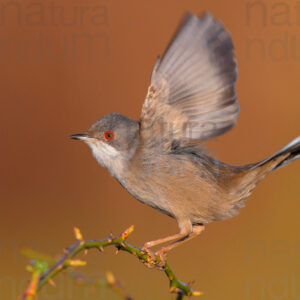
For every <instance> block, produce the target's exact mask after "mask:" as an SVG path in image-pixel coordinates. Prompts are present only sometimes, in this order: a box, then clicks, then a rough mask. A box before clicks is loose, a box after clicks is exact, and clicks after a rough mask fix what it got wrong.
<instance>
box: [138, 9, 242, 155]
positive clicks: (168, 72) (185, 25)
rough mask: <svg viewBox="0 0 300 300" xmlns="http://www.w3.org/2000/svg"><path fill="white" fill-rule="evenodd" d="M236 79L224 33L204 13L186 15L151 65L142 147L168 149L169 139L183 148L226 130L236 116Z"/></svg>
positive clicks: (234, 67)
mask: <svg viewBox="0 0 300 300" xmlns="http://www.w3.org/2000/svg"><path fill="white" fill-rule="evenodd" d="M236 79H237V68H236V61H235V54H234V48H233V43H232V40H231V37H230V34H229V33H228V32H227V31H226V30H225V29H224V27H223V25H222V24H221V23H220V22H218V21H216V20H215V19H214V18H213V17H212V15H211V14H209V13H205V14H204V15H203V16H202V17H200V18H198V17H196V16H195V15H193V14H191V13H189V14H187V16H186V17H185V18H184V20H183V22H182V23H181V25H180V27H179V29H178V30H177V33H176V34H175V35H174V37H173V39H172V40H171V42H170V44H169V45H168V47H167V49H166V51H165V53H164V54H163V56H162V58H158V59H157V61H156V63H155V67H154V69H153V72H152V76H151V84H150V86H149V89H148V94H147V96H146V99H145V102H144V105H143V108H142V114H141V119H140V121H141V140H142V141H143V142H144V143H143V145H144V146H146V147H148V148H153V146H156V147H157V145H160V147H159V149H162V150H163V151H168V150H170V149H171V147H172V143H173V141H174V140H176V142H177V145H178V143H179V144H180V145H182V146H184V145H186V144H189V143H193V144H194V143H195V141H196V142H197V140H199V143H200V142H201V141H203V140H206V139H208V138H212V137H215V136H218V135H220V134H223V133H225V132H226V131H228V130H230V129H231V128H232V127H233V126H234V124H235V123H236V121H237V118H238V115H239V104H238V102H237V99H236V93H235V82H236ZM152 150H153V149H152Z"/></svg>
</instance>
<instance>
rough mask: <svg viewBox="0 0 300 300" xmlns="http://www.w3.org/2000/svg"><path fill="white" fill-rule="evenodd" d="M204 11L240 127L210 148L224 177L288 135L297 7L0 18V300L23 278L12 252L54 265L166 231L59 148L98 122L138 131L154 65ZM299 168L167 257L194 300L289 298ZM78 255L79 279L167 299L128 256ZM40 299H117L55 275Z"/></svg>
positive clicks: (104, 3)
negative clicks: (224, 57)
mask: <svg viewBox="0 0 300 300" xmlns="http://www.w3.org/2000/svg"><path fill="white" fill-rule="evenodd" d="M204 10H208V11H210V12H211V13H212V14H213V15H214V16H215V17H216V18H217V19H219V20H221V21H222V22H223V23H224V24H225V26H226V28H227V29H228V30H229V31H230V32H231V34H232V37H233V41H234V44H235V48H236V55H237V60H238V68H239V78H238V82H237V93H238V99H239V102H240V105H241V114H240V118H239V122H238V124H237V126H236V127H235V128H234V129H233V130H232V131H230V132H229V133H227V134H226V135H224V136H222V137H220V138H218V139H217V140H216V141H214V142H213V143H212V144H211V145H210V148H211V149H212V153H213V156H215V157H217V158H218V159H220V160H222V161H225V162H227V163H231V164H246V163H251V162H255V161H258V160H261V159H264V158H266V157H267V156H269V155H271V154H273V153H274V152H276V151H277V150H279V149H280V148H281V147H283V146H284V145H285V144H287V143H288V142H290V141H291V140H292V139H293V138H295V137H296V136H298V135H299V134H300V122H299V121H300V120H299V119H300V101H299V100H300V98H299V97H300V96H299V75H300V5H299V2H297V1H296V0H294V1H285V0H284V1H269V0H268V1H267V0H263V1H251V0H249V1H246V0H243V1H240V0H227V1H217V0H209V1H208V0H202V1H199V0H189V1H179V0H165V1H163V2H162V1H158V0H153V1H148V2H144V1H137V0H126V1H121V0H97V1H96V0H85V1H83V0H75V1H58V0H53V1H49V0H43V1H31V0H23V1H21V0H18V1H1V7H0V45H1V48H0V51H1V52H0V63H1V69H0V87H1V96H0V101H1V102H0V104H1V109H0V122H1V123H0V130H1V150H0V151H1V173H0V176H1V181H0V182H1V188H0V198H1V202H0V298H1V299H5V300H10V299H16V298H17V297H18V296H20V295H21V294H22V291H23V290H24V288H25V286H26V284H27V281H26V280H27V279H28V278H29V276H30V274H29V273H28V272H27V271H26V270H25V265H26V264H27V263H28V260H27V259H25V258H23V257H22V256H21V255H20V253H19V252H20V249H21V248H23V247H30V248H33V249H35V250H37V251H40V252H42V253H47V254H50V255H52V256H56V255H57V254H60V253H61V252H62V248H63V247H66V246H68V245H70V244H72V243H73V242H74V237H73V232H72V229H73V227H74V226H78V227H79V228H80V229H81V231H82V233H83V235H84V237H85V238H87V239H96V238H104V237H106V236H108V235H109V233H110V232H113V233H114V234H119V233H121V232H122V231H123V230H124V229H125V228H127V227H128V226H130V225H131V224H134V225H135V231H134V233H133V234H132V235H131V237H130V238H129V242H130V243H132V244H134V245H136V246H139V245H141V244H142V243H143V242H145V241H148V240H151V239H156V238H159V237H164V236H166V235H169V234H171V233H176V232H177V226H176V223H175V221H174V220H172V219H171V218H169V217H167V216H165V215H163V214H161V213H159V212H157V211H155V210H154V209H152V208H149V207H147V206H145V205H143V204H141V203H139V202H138V201H136V200H135V199H134V198H132V197H131V196H130V195H129V194H128V193H127V192H126V191H125V190H124V189H123V188H122V187H121V186H120V185H119V184H118V183H117V182H116V180H114V179H113V178H112V177H111V176H110V175H109V174H108V172H107V170H105V169H103V168H101V167H100V166H99V165H98V164H97V163H96V161H95V160H94V158H93V157H92V155H91V153H90V150H89V149H88V148H87V146H86V145H84V144H83V143H79V142H74V141H72V140H69V139H68V136H69V135H70V134H73V133H79V132H83V131H85V130H87V129H88V128H89V126H90V125H91V124H92V123H94V122H95V121H96V120H97V119H99V118H101V117H102V116H103V115H105V114H107V113H111V112H118V113H121V114H124V115H126V116H128V117H131V118H134V119H138V118H139V114H140V110H141V106H142V103H143V100H144V97H145V95H146V91H147V86H148V83H149V79H150V74H151V70H152V67H153V64H154V62H155V59H156V56H157V55H158V54H160V53H162V52H163V50H164V49H165V47H166V45H167V43H168V42H169V40H170V38H171V36H172V34H173V32H174V30H175V29H176V27H177V25H178V22H179V21H180V20H181V18H182V17H183V15H184V13H185V12H186V11H192V12H193V13H196V14H201V13H202V12H203V11H204ZM299 178H300V162H299V161H298V162H295V163H293V164H291V165H289V166H287V167H285V168H283V169H280V170H279V171H278V172H275V173H272V174H270V175H269V176H268V177H267V178H266V179H265V180H264V181H263V182H261V183H260V185H259V186H258V187H257V188H256V190H255V191H254V193H253V194H252V195H251V197H250V198H249V199H248V201H247V203H246V207H245V208H243V209H242V210H241V213H240V214H239V215H238V216H237V217H235V218H232V219H230V220H227V221H223V222H216V223H213V224H209V225H208V226H207V227H206V231H205V232H204V234H203V235H201V236H200V237H198V238H196V239H194V240H192V241H190V242H189V243H187V244H185V245H183V246H181V247H179V248H177V249H176V250H174V251H173V252H170V254H169V259H168V261H169V263H170V265H171V266H172V268H173V270H174V272H175V273H176V275H178V277H179V279H181V280H182V281H185V282H187V281H192V280H194V281H195V283H194V285H193V286H194V287H195V288H196V289H198V290H201V291H203V292H204V296H203V297H202V299H207V300H212V299H213V300H216V299H222V300H225V299H228V300H229V299H230V300H247V299H257V300H261V299H262V300H266V299H299V298H300V287H299V286H300V237H299V226H300V220H299V209H300V199H299V198H300V197H299V194H300V190H299V188H300V186H299ZM114 253H115V250H114V249H111V248H107V249H106V250H105V252H104V254H103V255H100V254H99V253H98V252H96V251H90V253H89V255H88V256H87V260H88V266H87V267H86V268H83V269H81V270H80V271H82V272H83V273H84V274H86V275H88V276H91V277H94V278H96V279H98V278H100V279H101V278H103V277H104V272H105V271H106V270H110V271H112V272H113V273H114V274H115V276H116V277H117V278H118V279H119V280H120V281H121V282H122V283H123V285H124V286H125V287H126V289H127V290H128V291H129V293H130V294H131V295H132V297H134V298H135V299H143V300H148V299H174V296H172V295H170V294H169V293H168V280H167V279H166V278H165V275H164V274H163V273H161V272H159V271H156V270H148V269H147V268H145V266H143V265H142V264H141V263H139V262H138V261H137V260H136V259H135V258H134V257H133V256H130V255H128V254H127V253H123V252H121V253H119V254H118V255H117V256H116V255H115V254H114ZM55 282H56V284H57V287H56V288H53V287H51V286H47V287H46V288H45V289H44V290H43V292H42V293H41V294H40V296H39V300H44V299H51V300H52V299H53V300H54V299H55V300H60V299H74V300H79V299H80V300H85V299H89V300H92V299H119V297H118V296H116V295H114V294H113V293H111V292H110V291H104V290H101V291H100V290H97V289H96V290H94V291H92V290H90V289H85V288H83V287H77V286H76V285H74V284H73V283H72V281H71V280H69V279H67V278H66V277H65V276H64V275H60V276H59V277H57V278H56V279H55Z"/></svg>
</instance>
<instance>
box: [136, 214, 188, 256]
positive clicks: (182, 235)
mask: <svg viewBox="0 0 300 300" xmlns="http://www.w3.org/2000/svg"><path fill="white" fill-rule="evenodd" d="M177 222H178V226H179V230H180V232H179V233H176V234H173V235H169V236H167V237H165V238H160V239H157V240H153V241H150V242H146V243H145V244H144V245H142V246H141V247H140V249H141V250H142V251H144V252H146V253H148V254H149V255H151V256H152V258H153V259H154V260H155V259H156V254H159V255H160V254H162V253H158V252H159V251H158V252H156V253H155V254H154V253H153V252H152V251H151V250H150V248H151V247H154V246H157V245H160V244H162V243H166V242H169V241H173V240H176V241H181V240H185V239H186V238H188V237H189V236H190V234H192V233H193V227H192V223H191V221H190V220H189V219H178V220H177ZM176 241H175V242H174V243H176ZM170 245H173V243H171V244H170ZM172 248H173V247H172ZM162 249H164V248H161V250H162ZM160 257H161V260H163V261H164V259H163V258H162V256H161V255H160Z"/></svg>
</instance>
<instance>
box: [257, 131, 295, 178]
mask: <svg viewBox="0 0 300 300" xmlns="http://www.w3.org/2000/svg"><path fill="white" fill-rule="evenodd" d="M298 158H300V136H298V137H297V138H295V139H294V140H293V141H291V142H290V143H289V144H287V145H286V146H285V147H283V148H282V149H281V150H280V151H278V152H277V153H275V154H274V155H272V156H270V157H268V158H267V159H265V160H263V161H261V162H259V163H256V164H254V165H253V167H254V168H255V169H261V170H262V171H263V172H267V173H268V172H272V171H274V170H277V169H279V168H281V167H283V166H285V165H287V164H289V163H291V162H292V161H294V160H296V159H298Z"/></svg>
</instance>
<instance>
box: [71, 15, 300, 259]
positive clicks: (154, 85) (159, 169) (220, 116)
mask: <svg viewBox="0 0 300 300" xmlns="http://www.w3.org/2000/svg"><path fill="white" fill-rule="evenodd" d="M236 80H237V63H236V58H235V50H234V46H233V42H232V38H231V35H230V33H229V32H228V31H227V30H226V29H225V28H224V26H223V24H222V23H221V22H220V21H218V20H216V19H215V18H214V17H213V16H212V14H210V13H209V12H205V13H203V14H202V15H201V16H199V17H198V16H196V15H194V14H193V13H191V12H189V13H186V15H185V17H184V18H183V20H182V22H181V23H180V25H179V27H178V29H177V30H176V32H175V34H174V36H173V38H172V39H171V41H170V43H169V44H168V46H167V48H166V50H165V51H164V53H163V55H162V56H158V57H157V60H156V62H155V65H154V68H153V71H152V74H151V80H150V84H149V87H148V91H147V95H146V97H145V100H144V103H143V105H142V110H141V115H140V118H139V120H133V119H131V118H128V117H126V116H123V115H120V114H118V113H111V114H108V115H105V116H103V117H102V118H101V119H100V120H98V121H97V122H96V123H94V124H93V125H92V126H91V127H90V128H89V129H88V131H86V132H85V133H82V134H73V135H71V136H70V138H72V139H77V140H81V141H83V142H85V143H86V144H87V145H88V146H89V147H90V149H91V151H92V154H93V156H94V157H95V158H96V160H97V161H98V163H99V164H100V165H101V166H103V167H105V168H107V169H108V171H109V172H110V173H111V175H112V176H113V177H115V178H116V180H117V181H118V182H119V183H120V184H121V185H122V186H123V187H124V188H125V189H126V190H127V191H128V192H129V193H130V194H131V195H132V196H133V197H134V198H136V199H137V200H139V201H140V202H142V203H144V204H146V205H148V206H150V207H153V208H155V209H157V210H158V211H160V212H162V213H164V214H166V215H168V216H170V217H172V218H174V219H175V220H176V221H177V224H178V228H179V232H178V233H176V234H172V235H169V236H167V237H164V238H159V239H156V240H153V241H149V242H145V243H144V244H143V245H142V246H141V248H140V249H141V250H143V251H145V252H147V253H152V254H154V255H156V256H155V257H157V255H159V256H160V258H161V260H162V261H163V262H165V259H166V257H167V253H168V252H169V251H170V250H171V249H173V248H175V247H177V246H178V245H180V244H182V243H184V242H186V241H188V240H190V239H192V238H194V237H196V236H198V235H199V234H200V233H201V232H203V230H204V228H205V226H206V225H207V224H208V223H210V222H214V221H219V220H225V219H228V218H231V217H233V216H235V215H237V214H238V213H239V211H240V208H242V207H243V206H244V205H245V200H246V199H247V198H248V196H249V195H250V193H251V192H252V190H253V189H254V188H255V187H256V185H257V184H258V182H260V181H261V180H262V179H263V178H264V177H265V176H266V175H267V174H269V173H270V172H272V171H274V170H278V169H279V168H281V167H283V166H285V165H287V164H289V163H291V162H292V161H295V160H296V159H298V158H299V157H300V136H298V137H297V138H295V139H294V140H293V141H291V142H290V143H289V144H287V145H286V146H285V147H283V148H282V149H281V150H280V151H278V152H276V153H275V154H274V155H272V156H270V157H268V158H266V159H264V160H262V161H259V162H257V163H251V164H247V165H241V166H236V165H230V164H226V163H224V162H221V161H219V160H217V159H215V158H213V157H211V156H210V155H209V153H207V151H206V142H207V141H209V140H210V139H212V138H215V137H217V136H219V135H222V134H224V133H225V132H227V131H229V130H230V129H231V128H232V127H233V126H234V125H235V123H236V121H237V118H238V116H239V112H240V108H239V103H238V101H237V95H236V91H235V84H236ZM162 244H164V246H161V247H160V248H159V249H158V250H157V251H156V252H153V250H151V249H152V248H153V247H154V246H159V245H162Z"/></svg>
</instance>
